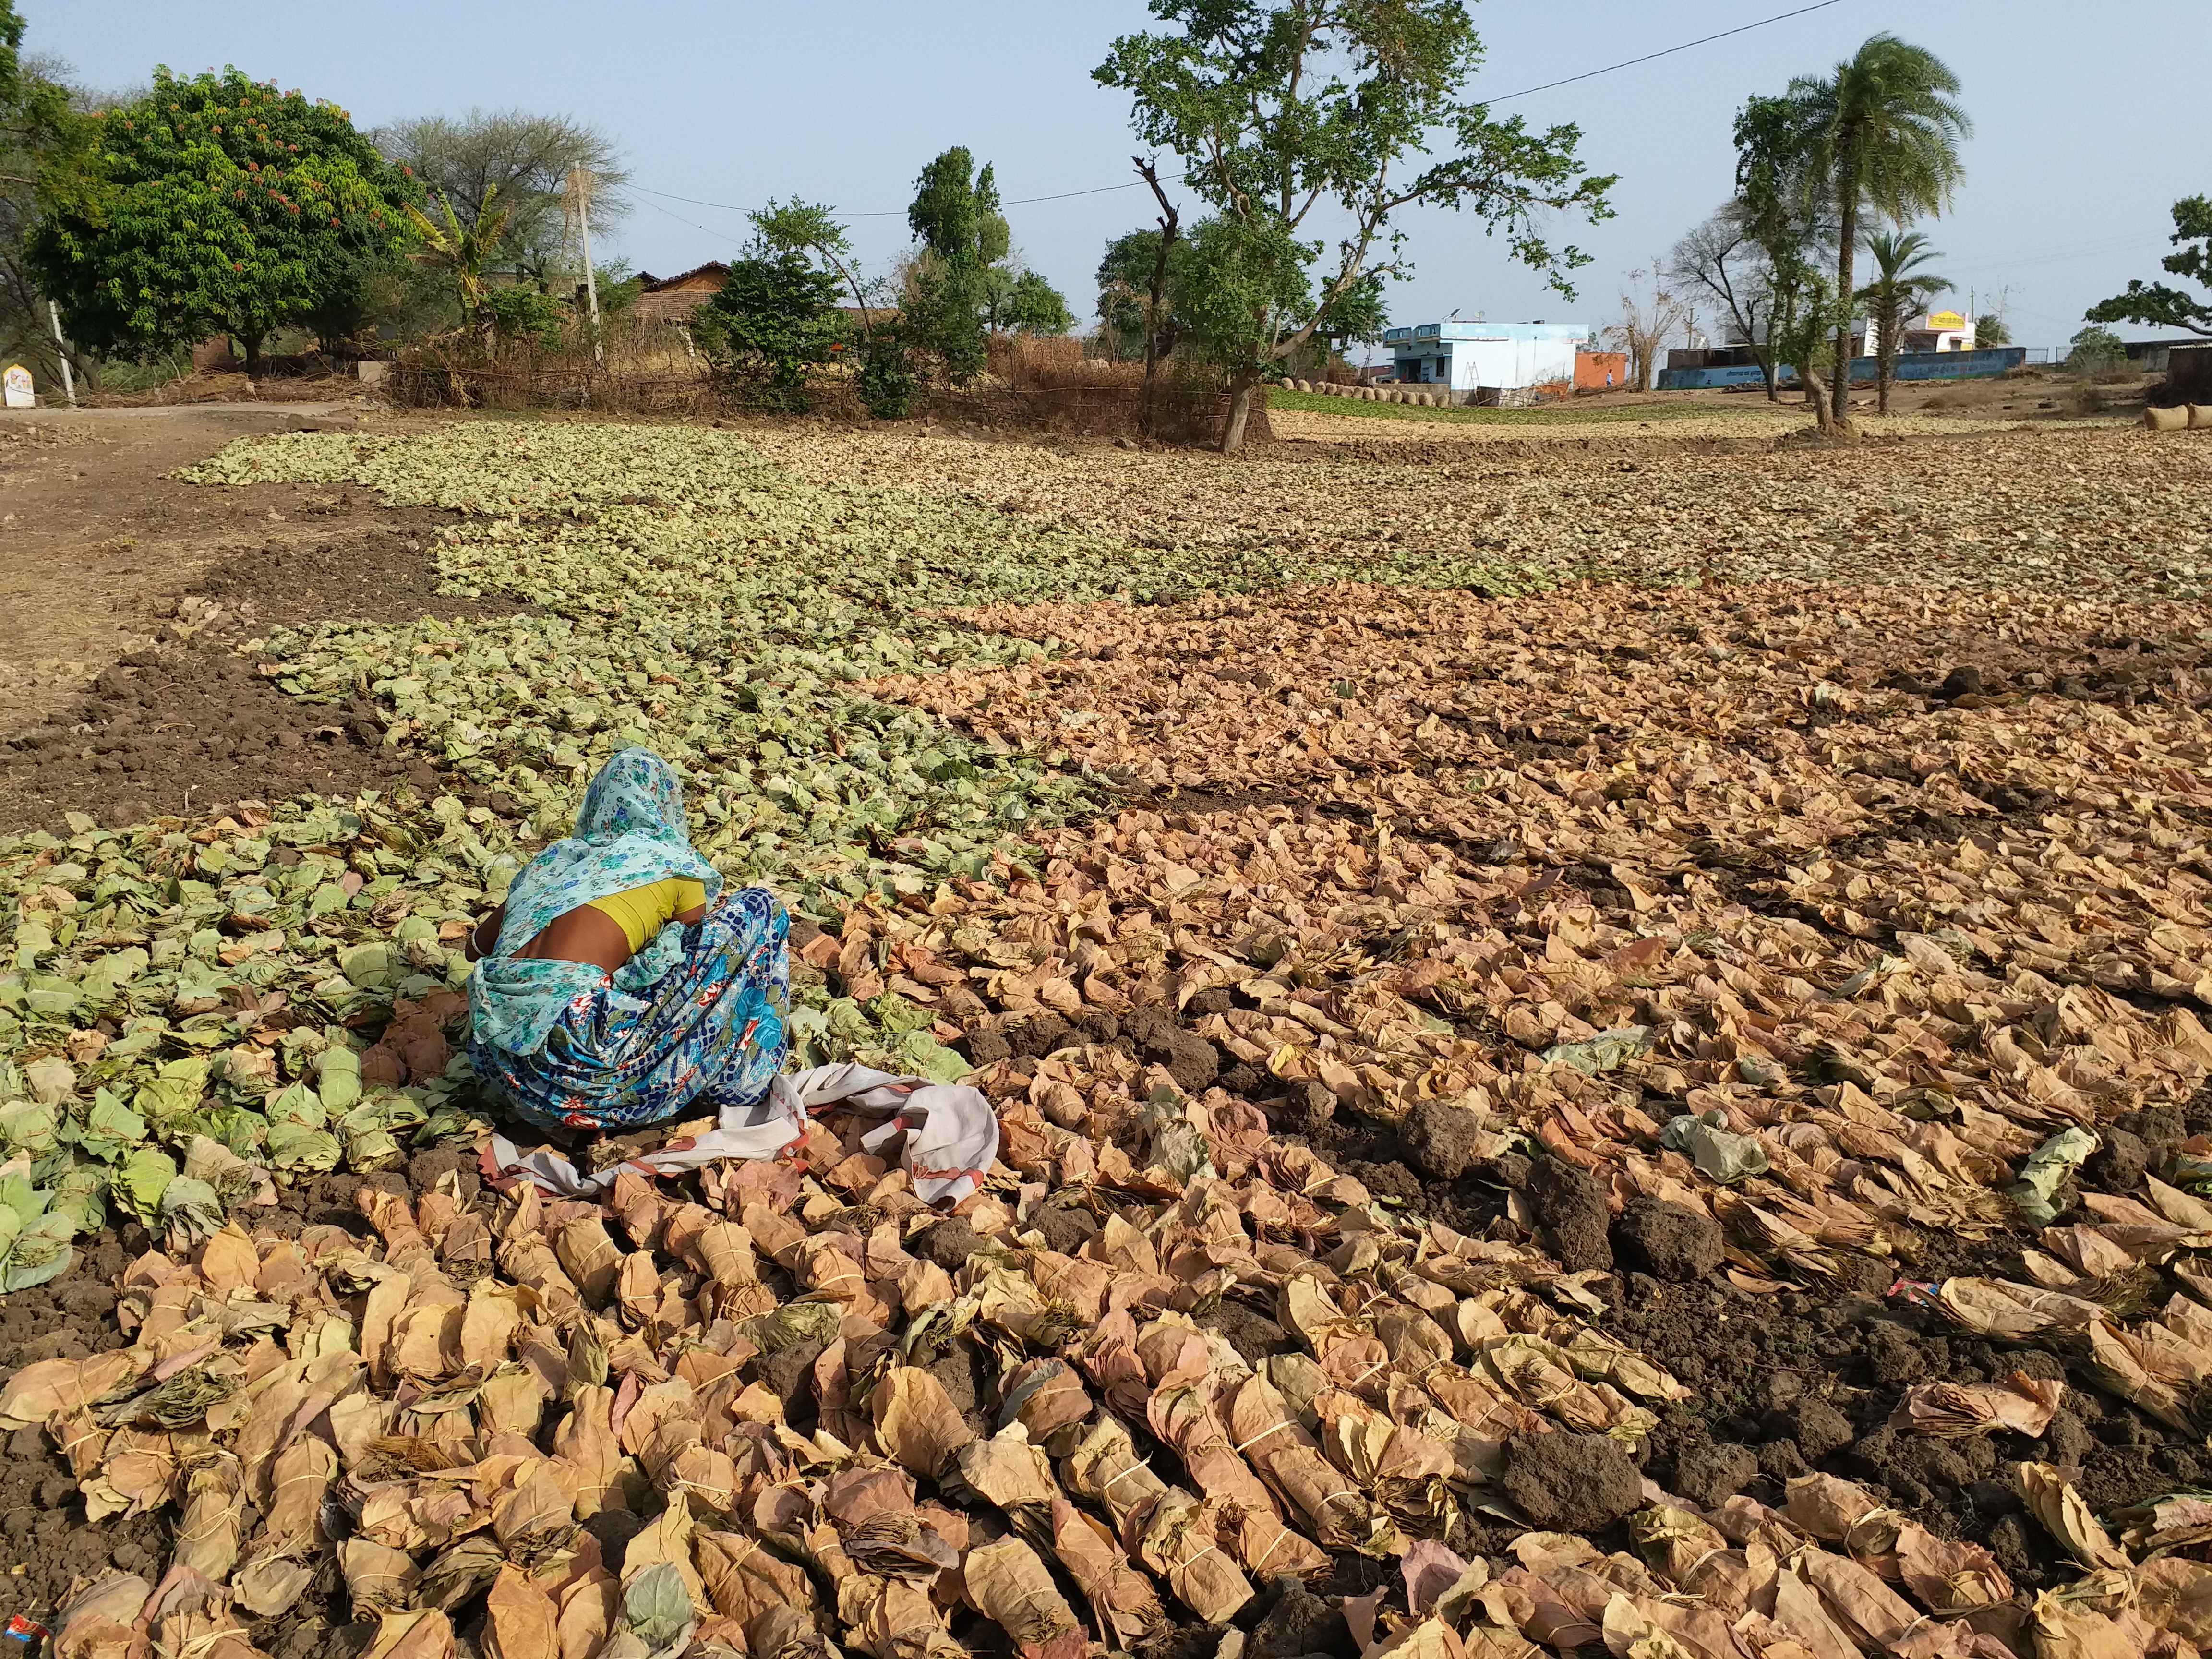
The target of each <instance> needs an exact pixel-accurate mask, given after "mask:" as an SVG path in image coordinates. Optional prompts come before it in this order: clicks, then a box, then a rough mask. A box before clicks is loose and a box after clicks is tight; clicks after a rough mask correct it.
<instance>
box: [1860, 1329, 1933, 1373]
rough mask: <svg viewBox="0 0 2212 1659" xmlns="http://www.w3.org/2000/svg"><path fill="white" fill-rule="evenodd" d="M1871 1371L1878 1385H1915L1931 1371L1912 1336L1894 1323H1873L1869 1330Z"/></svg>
mask: <svg viewBox="0 0 2212 1659" xmlns="http://www.w3.org/2000/svg"><path fill="white" fill-rule="evenodd" d="M1866 1352H1867V1369H1868V1370H1870V1371H1872V1372H1873V1373H1874V1376H1875V1381H1876V1382H1877V1383H1911V1382H1914V1381H1917V1379H1918V1378H1919V1377H1920V1376H1922V1374H1923V1373H1924V1372H1925V1371H1926V1370H1927V1369H1928V1359H1927V1356H1926V1355H1925V1354H1923V1352H1921V1349H1920V1345H1919V1344H1918V1343H1917V1342H1916V1341H1914V1340H1913V1337H1912V1333H1911V1332H1910V1331H1908V1330H1906V1329H1905V1327H1903V1326H1902V1325H1899V1324H1897V1323H1895V1322H1893V1321H1891V1320H1887V1319H1875V1320H1869V1322H1867V1328H1866Z"/></svg>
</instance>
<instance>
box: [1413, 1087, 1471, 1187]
mask: <svg viewBox="0 0 2212 1659" xmlns="http://www.w3.org/2000/svg"><path fill="white" fill-rule="evenodd" d="M1480 1128H1481V1126H1480V1123H1479V1122H1478V1121H1476V1118H1475V1115H1474V1113H1473V1112H1470V1111H1468V1109H1466V1108H1464V1107H1462V1106H1455V1105H1453V1104H1452V1103H1450V1102H1449V1101H1445V1100H1424V1101H1421V1102H1419V1103H1417V1104H1416V1105H1415V1106H1414V1108H1413V1110H1412V1111H1410V1112H1408V1113H1407V1115H1406V1121H1404V1122H1403V1123H1401V1124H1400V1125H1399V1126H1398V1135H1399V1139H1401V1140H1403V1141H1404V1142H1405V1145H1406V1155H1407V1158H1409V1159H1410V1160H1411V1161H1412V1163H1413V1167H1414V1168H1415V1169H1417V1170H1419V1171H1420V1172H1421V1173H1422V1174H1423V1175H1425V1176H1431V1178H1433V1179H1435V1180H1437V1181H1456V1180H1458V1179H1459V1178H1460V1176H1462V1175H1465V1174H1466V1173H1467V1166H1468V1161H1469V1159H1470V1158H1471V1157H1472V1156H1473V1154H1474V1145H1475V1137H1476V1136H1477V1134H1478V1133H1480Z"/></svg>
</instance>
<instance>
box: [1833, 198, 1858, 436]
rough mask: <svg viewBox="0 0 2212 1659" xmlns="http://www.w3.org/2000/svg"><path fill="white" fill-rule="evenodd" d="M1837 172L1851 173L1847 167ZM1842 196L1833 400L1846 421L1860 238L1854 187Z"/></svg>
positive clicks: (1839, 416) (1837, 271) (1840, 204)
mask: <svg viewBox="0 0 2212 1659" xmlns="http://www.w3.org/2000/svg"><path fill="white" fill-rule="evenodd" d="M1838 171H1839V172H1844V173H1851V172H1854V171H1855V169H1853V168H1850V167H1840V168H1838ZM1838 194H1839V195H1840V196H1841V197H1842V199H1841V201H1839V202H1838V204H1837V205H1838V207H1839V208H1840V209H1841V210H1842V212H1841V213H1840V214H1839V216H1838V223H1837V227H1836V230H1837V240H1838V243H1839V244H1840V247H1839V249H1838V252H1837V254H1836V308H1837V311H1838V321H1837V324H1836V385H1835V392H1834V396H1833V398H1832V405H1833V407H1834V409H1835V411H1836V418H1837V419H1838V421H1844V420H1848V419H1850V413H1851V313H1852V311H1853V310H1854V309H1856V307H1854V306H1853V305H1852V302H1851V292H1852V289H1851V264H1852V258H1853V256H1854V255H1855V254H1856V253H1857V246H1856V244H1857V241H1858V239H1859V202H1858V192H1857V189H1856V188H1853V189H1850V190H1848V191H1839V192H1838Z"/></svg>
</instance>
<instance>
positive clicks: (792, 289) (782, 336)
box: [691, 249, 846, 413]
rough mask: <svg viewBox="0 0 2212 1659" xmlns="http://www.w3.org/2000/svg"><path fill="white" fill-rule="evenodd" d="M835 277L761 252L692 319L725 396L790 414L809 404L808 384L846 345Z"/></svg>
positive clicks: (798, 260)
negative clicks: (810, 378)
mask: <svg viewBox="0 0 2212 1659" xmlns="http://www.w3.org/2000/svg"><path fill="white" fill-rule="evenodd" d="M837 292H838V290H837V278H836V274H835V273H834V272H832V271H828V270H822V269H820V268H818V267H817V266H816V265H814V264H811V263H810V262H809V261H808V260H807V258H806V256H805V254H803V253H799V252H771V251H769V250H766V249H762V250H761V251H759V252H755V253H753V254H752V255H750V257H748V258H742V259H739V260H738V261H736V262H735V263H734V264H732V265H731V266H730V276H729V280H728V281H727V282H726V283H723V284H722V287H721V289H720V291H719V292H717V293H716V294H715V295H714V298H712V299H711V300H709V301H707V303H706V304H705V305H702V306H701V307H699V309H698V310H697V311H696V312H694V313H692V317H691V335H692V338H693V340H694V341H695V342H696V343H697V345H698V348H699V351H700V354H701V355H702V356H704V357H705V358H706V359H707V362H708V367H709V368H711V369H712V370H713V371H714V378H715V379H716V380H717V381H718V382H720V385H721V387H722V390H723V391H724V392H725V393H726V394H728V395H730V396H732V397H733V398H735V399H736V400H737V401H738V402H739V403H740V404H745V405H748V406H750V407H754V408H764V409H775V410H787V411H789V412H793V413H804V412H805V410H807V409H809V408H810V407H811V402H810V400H809V398H808V397H807V392H806V382H807V379H808V377H809V376H810V375H811V374H812V373H813V371H814V370H815V369H817V368H820V367H821V366H822V365H823V364H824V363H827V362H831V361H832V360H833V359H834V358H835V356H836V355H837V353H838V352H839V351H840V350H841V349H842V347H843V345H844V343H845V333H846V326H845V318H844V315H843V313H842V312H840V311H839V310H838V309H837Z"/></svg>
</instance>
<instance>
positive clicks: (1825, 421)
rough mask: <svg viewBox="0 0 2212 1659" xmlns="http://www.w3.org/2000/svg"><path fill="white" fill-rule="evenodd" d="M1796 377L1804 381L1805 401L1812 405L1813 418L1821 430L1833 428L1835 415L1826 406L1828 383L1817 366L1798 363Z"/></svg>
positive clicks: (1830, 430) (1828, 430)
mask: <svg viewBox="0 0 2212 1659" xmlns="http://www.w3.org/2000/svg"><path fill="white" fill-rule="evenodd" d="M1797 378H1798V379H1799V380H1802V381H1803V382H1804V383H1805V401H1806V402H1807V403H1808V404H1810V405H1811V406H1812V410H1813V419H1814V422H1815V423H1816V424H1817V425H1818V426H1819V427H1820V430H1821V431H1822V432H1824V433H1825V432H1832V431H1833V430H1835V425H1836V417H1835V416H1834V414H1833V413H1832V411H1831V410H1829V408H1828V383H1827V381H1826V380H1823V379H1822V378H1821V375H1820V370H1818V369H1817V368H1806V367H1804V365H1802V363H1801V364H1800V365H1798V368H1797Z"/></svg>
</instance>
